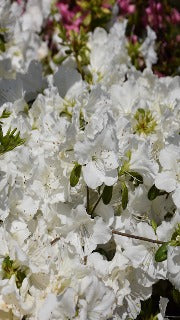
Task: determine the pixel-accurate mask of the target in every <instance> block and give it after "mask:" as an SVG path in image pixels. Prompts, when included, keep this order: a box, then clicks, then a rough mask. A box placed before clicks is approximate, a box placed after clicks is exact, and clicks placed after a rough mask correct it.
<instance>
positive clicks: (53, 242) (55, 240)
mask: <svg viewBox="0 0 180 320" xmlns="http://www.w3.org/2000/svg"><path fill="white" fill-rule="evenodd" d="M59 240H60V237H57V238H55V239H54V240H52V241H51V242H50V244H51V246H52V245H53V244H55V243H56V242H57V241H59Z"/></svg>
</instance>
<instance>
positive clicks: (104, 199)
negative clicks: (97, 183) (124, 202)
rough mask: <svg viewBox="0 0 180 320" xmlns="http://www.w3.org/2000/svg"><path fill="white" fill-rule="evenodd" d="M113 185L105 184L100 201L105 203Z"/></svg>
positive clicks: (109, 196)
mask: <svg viewBox="0 0 180 320" xmlns="http://www.w3.org/2000/svg"><path fill="white" fill-rule="evenodd" d="M112 192H113V186H105V187H104V189H103V193H102V201H103V203H104V204H105V205H107V204H108V203H109V202H110V201H111V198H112Z"/></svg>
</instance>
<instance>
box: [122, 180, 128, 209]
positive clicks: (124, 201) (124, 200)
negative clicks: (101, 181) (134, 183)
mask: <svg viewBox="0 0 180 320" xmlns="http://www.w3.org/2000/svg"><path fill="white" fill-rule="evenodd" d="M121 188H122V208H123V209H124V210H125V209H126V207H127V204H128V188H127V186H126V184H125V182H122V183H121Z"/></svg>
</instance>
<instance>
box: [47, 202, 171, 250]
mask: <svg viewBox="0 0 180 320" xmlns="http://www.w3.org/2000/svg"><path fill="white" fill-rule="evenodd" d="M98 200H99V201H100V199H98ZM98 203H99V202H98ZM98 203H97V202H96V204H95V205H96V206H97V205H98ZM94 207H95V206H94ZM93 209H94V208H93ZM91 214H92V212H91ZM112 233H113V234H117V235H119V236H123V237H127V238H131V239H136V240H141V241H147V242H151V243H157V244H164V243H167V242H165V241H160V240H154V239H150V238H145V237H140V236H135V235H134V234H129V233H125V232H120V231H117V230H112ZM59 240H60V237H57V238H55V239H54V240H52V241H51V242H50V244H51V245H53V244H55V243H56V242H57V241H59Z"/></svg>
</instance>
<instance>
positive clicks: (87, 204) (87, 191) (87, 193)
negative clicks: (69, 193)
mask: <svg viewBox="0 0 180 320" xmlns="http://www.w3.org/2000/svg"><path fill="white" fill-rule="evenodd" d="M86 195H87V203H86V210H87V213H89V188H88V186H86Z"/></svg>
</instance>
